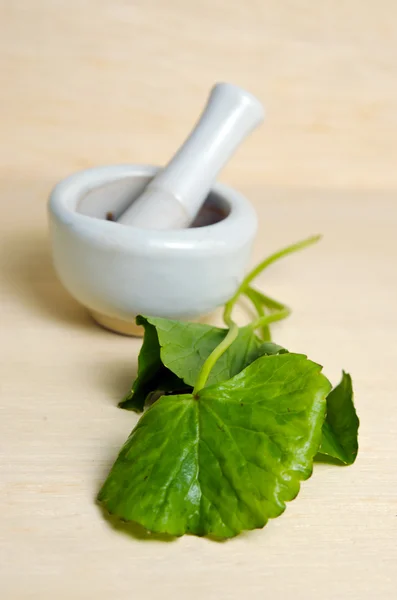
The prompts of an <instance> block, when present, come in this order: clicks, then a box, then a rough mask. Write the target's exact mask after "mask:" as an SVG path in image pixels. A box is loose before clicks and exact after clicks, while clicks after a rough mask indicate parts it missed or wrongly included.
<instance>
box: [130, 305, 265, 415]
mask: <svg viewBox="0 0 397 600" xmlns="http://www.w3.org/2000/svg"><path fill="white" fill-rule="evenodd" d="M137 323H138V324H139V325H143V327H144V329H145V335H144V339H143V345H142V349H141V352H140V354H139V358H138V376H137V379H136V380H135V382H134V384H133V386H132V389H131V391H130V392H129V394H128V395H127V396H126V397H125V398H124V400H122V402H121V403H120V404H119V406H121V407H122V408H128V409H133V410H137V411H142V410H143V408H144V405H145V400H146V398H147V397H148V395H149V394H151V393H153V392H157V391H163V392H171V391H174V392H175V393H178V391H179V390H183V391H186V386H188V387H190V388H191V389H193V387H194V384H195V383H196V379H197V377H198V374H199V372H200V370H201V368H202V366H203V364H204V362H205V360H206V359H207V358H208V356H209V355H210V354H211V352H212V351H213V350H214V349H215V348H216V347H217V346H218V345H219V344H220V342H221V341H222V340H223V339H224V338H225V336H226V334H227V329H221V328H219V327H213V326H211V325H206V324H203V323H186V322H181V321H172V320H169V319H161V318H154V317H141V316H139V317H138V318H137ZM261 344H262V342H261V341H260V340H259V338H258V337H257V336H256V334H255V332H253V331H252V329H251V328H250V327H242V328H240V330H239V334H238V337H237V339H236V340H235V341H234V342H233V344H232V345H231V346H230V348H228V350H227V351H226V352H225V353H224V354H223V356H222V357H221V358H220V359H219V361H218V362H217V363H216V365H215V367H214V368H213V370H212V372H211V375H210V377H209V380H208V384H212V383H217V382H220V381H225V380H227V379H230V377H233V376H234V375H236V374H237V373H240V371H242V370H243V369H244V368H245V367H246V366H248V365H249V364H251V362H252V361H253V360H255V359H256V358H258V356H261V355H262V354H265V353H267V352H261V353H260V352H259V348H260V347H261ZM270 346H273V345H272V344H269V347H270Z"/></svg>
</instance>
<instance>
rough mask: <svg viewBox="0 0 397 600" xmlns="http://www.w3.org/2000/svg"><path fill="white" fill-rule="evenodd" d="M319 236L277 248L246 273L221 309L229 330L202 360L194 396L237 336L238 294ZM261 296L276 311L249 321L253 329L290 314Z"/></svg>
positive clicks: (281, 305) (312, 242)
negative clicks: (235, 316)
mask: <svg viewBox="0 0 397 600" xmlns="http://www.w3.org/2000/svg"><path fill="white" fill-rule="evenodd" d="M320 237H321V236H319V235H315V236H312V237H310V238H308V239H306V240H303V241H302V242H298V243H296V244H292V245H291V246H287V248H284V249H283V250H279V251H278V252H275V253H274V254H272V255H271V256H269V257H268V258H265V260H263V261H262V262H261V263H259V265H258V266H257V267H255V268H254V269H253V270H252V271H251V272H250V273H248V275H247V276H246V277H245V278H244V279H243V281H242V283H241V285H240V286H239V288H238V290H237V291H236V293H235V294H234V296H233V297H232V298H231V299H230V300H229V302H226V304H225V308H224V311H223V320H224V322H225V324H226V326H227V327H228V328H229V331H228V332H227V334H226V336H225V338H224V339H223V340H222V342H221V343H220V344H219V345H218V346H217V347H216V348H215V349H214V350H213V351H212V352H211V354H210V355H209V357H208V358H207V360H206V361H205V362H204V364H203V366H202V368H201V371H200V373H199V376H198V378H197V381H196V385H195V386H194V390H193V395H194V396H196V395H197V394H198V392H199V391H200V390H201V389H203V387H204V386H205V384H206V383H207V380H208V377H209V375H210V373H211V370H212V369H213V367H214V365H215V363H216V362H217V360H219V359H220V357H221V356H222V354H223V353H224V352H226V350H227V349H228V348H229V347H230V346H231V345H232V343H233V342H234V340H235V339H236V338H237V336H238V332H239V328H238V325H237V324H236V323H235V322H234V321H233V319H232V311H233V308H234V305H235V304H236V302H237V300H238V298H239V297H240V295H241V294H245V293H246V291H247V290H248V288H249V285H250V283H251V281H252V280H253V279H255V277H257V276H258V275H260V273H262V271H264V269H266V267H268V266H270V265H271V264H273V263H274V262H276V261H277V260H279V259H280V258H284V256H288V255H289V254H292V253H293V252H297V251H298V250H302V249H303V248H306V247H307V246H310V245H311V244H314V243H315V242H317V241H318V240H319V239H320ZM258 293H259V294H260V292H258ZM261 298H262V303H263V304H264V305H265V306H268V307H269V308H271V307H272V308H273V309H276V310H277V312H274V313H273V314H271V315H263V316H260V317H259V318H258V319H257V320H256V321H254V322H253V323H251V327H252V328H253V329H257V328H258V327H263V326H266V325H268V324H269V323H273V322H274V321H280V320H281V319H285V317H287V316H288V315H289V314H290V310H289V309H288V308H287V307H285V306H284V305H283V304H280V303H279V302H277V301H276V300H273V299H272V298H269V297H268V296H265V295H264V294H261Z"/></svg>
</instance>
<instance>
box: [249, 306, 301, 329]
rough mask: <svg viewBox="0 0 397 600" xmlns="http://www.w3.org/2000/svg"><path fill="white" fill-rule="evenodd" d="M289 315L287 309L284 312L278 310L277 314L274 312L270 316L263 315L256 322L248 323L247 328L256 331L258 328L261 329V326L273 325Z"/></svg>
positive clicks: (289, 312)
mask: <svg viewBox="0 0 397 600" xmlns="http://www.w3.org/2000/svg"><path fill="white" fill-rule="evenodd" d="M290 314H291V311H290V309H289V308H285V309H284V310H280V311H278V312H274V313H273V314H271V315H264V316H263V317H259V318H258V319H256V321H253V322H252V323H250V325H249V327H251V328H252V329H258V328H259V327H263V325H269V324H270V323H275V322H276V321H282V320H283V319H286V318H287V317H288V316H289V315H290Z"/></svg>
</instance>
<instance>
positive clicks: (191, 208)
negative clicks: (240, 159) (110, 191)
mask: <svg viewBox="0 0 397 600" xmlns="http://www.w3.org/2000/svg"><path fill="white" fill-rule="evenodd" d="M263 117H264V109H263V106H262V104H261V103H260V102H259V100H257V99H256V98H255V96H253V95H252V94H250V93H249V92H247V91H245V90H243V89H241V88H240V87H238V86H236V85H232V84H229V83H218V84H216V85H215V86H214V87H213V88H212V90H211V93H210V96H209V98H208V101H207V104H206V106H205V108H204V110H203V112H202V114H201V116H200V119H199V121H198V122H197V124H196V126H195V127H194V129H193V130H192V132H191V133H190V135H189V136H188V138H187V139H186V141H185V142H184V143H183V145H182V146H181V147H180V149H179V150H178V151H177V152H176V154H175V155H174V157H173V158H172V159H171V161H170V162H169V163H168V165H167V166H166V167H165V168H164V169H162V170H161V171H160V172H159V173H158V174H157V175H156V176H155V177H154V178H153V179H152V181H151V182H150V183H149V184H148V185H147V187H146V188H145V190H144V191H143V193H142V194H141V195H140V196H139V197H138V199H137V200H135V201H134V202H133V203H132V204H131V206H129V207H128V208H127V210H126V211H124V213H123V214H122V215H121V216H120V217H119V218H118V222H119V223H122V224H124V225H130V226H133V227H139V228H143V229H157V230H159V229H181V228H184V227H188V226H189V225H190V224H191V223H192V222H193V221H194V219H195V217H196V216H197V214H198V212H199V210H200V208H201V206H202V205H203V203H204V201H205V199H206V198H207V196H208V193H209V191H210V189H211V187H212V186H213V184H214V181H215V178H216V176H217V175H218V173H219V171H220V170H221V169H222V168H223V166H224V165H225V164H226V162H227V161H228V160H229V158H230V157H231V155H232V154H233V153H234V151H235V150H236V148H237V147H238V145H239V144H240V143H241V142H242V141H243V139H244V138H245V137H246V136H247V135H248V134H249V133H250V132H251V131H252V130H253V129H254V128H255V127H256V126H257V125H259V123H261V122H262V120H263Z"/></svg>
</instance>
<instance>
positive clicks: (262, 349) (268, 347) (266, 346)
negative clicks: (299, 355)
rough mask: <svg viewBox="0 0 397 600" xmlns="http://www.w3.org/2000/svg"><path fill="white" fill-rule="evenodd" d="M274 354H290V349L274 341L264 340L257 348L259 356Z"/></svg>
mask: <svg viewBox="0 0 397 600" xmlns="http://www.w3.org/2000/svg"><path fill="white" fill-rule="evenodd" d="M272 354H288V350H286V349H285V348H283V347H282V346H279V345H278V344H275V343H274V342H263V344H261V345H260V346H259V348H258V350H257V357H258V358H259V356H269V355H272Z"/></svg>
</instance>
